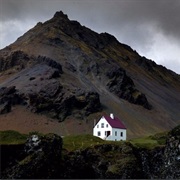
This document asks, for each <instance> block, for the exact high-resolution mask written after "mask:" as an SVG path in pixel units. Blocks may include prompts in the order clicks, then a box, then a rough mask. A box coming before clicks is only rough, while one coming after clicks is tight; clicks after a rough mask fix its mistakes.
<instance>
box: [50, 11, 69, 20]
mask: <svg viewBox="0 0 180 180" xmlns="http://www.w3.org/2000/svg"><path fill="white" fill-rule="evenodd" d="M53 18H63V19H68V16H67V14H64V13H63V12H62V11H57V12H56V13H55V14H54V17H53Z"/></svg>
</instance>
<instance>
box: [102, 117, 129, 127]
mask: <svg viewBox="0 0 180 180" xmlns="http://www.w3.org/2000/svg"><path fill="white" fill-rule="evenodd" d="M104 118H105V119H106V121H107V122H108V123H109V124H110V125H111V127H112V128H120V129H126V127H125V125H124V124H123V123H122V122H121V120H120V119H118V118H117V117H114V119H112V118H111V117H110V116H104Z"/></svg>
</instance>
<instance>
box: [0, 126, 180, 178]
mask: <svg viewBox="0 0 180 180" xmlns="http://www.w3.org/2000/svg"><path fill="white" fill-rule="evenodd" d="M72 144H73V142H72ZM1 151H2V160H1V161H2V174H1V178H13V179H14V178H15V179H16V178H31V179H33V178H35V179H37V178H38V179H39V178H43V179H47V178H73V179H75V178H88V179H93V178H101V179H103V178H104V179H105V178H108V179H111V178H112V179H113V178H116V179H117V178H124V179H126V178H131V179H134V178H137V179H140V178H153V179H155V178H162V179H174V178H175V179H178V178H180V126H178V127H176V128H174V129H173V130H172V131H170V132H169V133H168V136H167V140H166V144H165V145H162V146H157V147H155V148H153V149H148V148H142V147H138V146H135V145H132V144H131V143H130V142H121V143H106V142H104V143H103V144H99V145H98V144H97V145H94V146H89V147H88V148H83V149H82V148H81V149H78V150H73V151H68V150H66V149H64V148H63V139H62V138H61V137H59V136H57V135H55V134H48V135H45V136H41V135H31V136H29V138H28V139H27V142H26V143H25V144H21V145H1Z"/></svg>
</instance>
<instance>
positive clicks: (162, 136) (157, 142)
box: [130, 132, 167, 149]
mask: <svg viewBox="0 0 180 180" xmlns="http://www.w3.org/2000/svg"><path fill="white" fill-rule="evenodd" d="M166 138H167V132H163V133H157V134H155V135H152V136H148V137H142V138H136V139H131V140H130V143H131V144H132V145H134V146H135V147H139V148H145V149H154V148H155V147H158V146H163V145H165V143H166Z"/></svg>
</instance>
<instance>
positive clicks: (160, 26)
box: [0, 0, 180, 73]
mask: <svg viewBox="0 0 180 180" xmlns="http://www.w3.org/2000/svg"><path fill="white" fill-rule="evenodd" d="M0 7H1V11H0V21H1V24H0V25H1V27H0V34H1V35H0V36H1V39H2V43H1V47H0V48H2V47H4V46H5V45H8V44H9V43H12V42H13V41H15V40H16V39H17V38H18V37H19V36H20V35H22V34H23V33H25V32H26V31H27V30H28V29H29V28H31V27H33V26H34V25H35V24H36V23H37V22H39V21H42V22H44V21H46V20H48V19H50V18H51V17H52V16H53V14H54V13H55V12H56V11H60V10H62V11H63V12H64V13H66V14H68V16H69V18H70V19H73V20H77V21H79V22H80V23H81V24H82V25H85V26H87V27H89V28H91V29H93V30H95V31H97V32H108V33H110V34H113V35H114V36H116V38H117V39H118V40H119V41H120V42H122V43H126V44H128V45H130V46H131V47H132V48H133V49H135V50H137V51H138V52H139V53H140V54H141V55H144V56H147V58H150V59H153V60H155V61H156V62H157V63H159V64H161V63H163V65H165V66H167V67H168V68H171V69H173V70H175V71H176V72H178V73H180V68H178V65H179V63H180V59H178V58H179V56H178V52H180V33H179V32H180V18H179V17H180V11H179V9H180V1H179V0H158V1H155V0H149V1H148V0H146V1H145V0H98V1H97V0H0ZM172 62H173V63H172ZM172 64H173V65H172Z"/></svg>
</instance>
